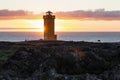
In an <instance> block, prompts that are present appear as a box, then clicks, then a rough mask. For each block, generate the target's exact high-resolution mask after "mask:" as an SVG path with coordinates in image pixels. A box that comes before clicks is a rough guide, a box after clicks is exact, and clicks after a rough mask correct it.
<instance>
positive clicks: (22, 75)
mask: <svg viewBox="0 0 120 80" xmlns="http://www.w3.org/2000/svg"><path fill="white" fill-rule="evenodd" d="M0 80H120V43H92V42H70V41H25V42H0Z"/></svg>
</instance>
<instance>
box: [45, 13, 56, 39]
mask: <svg viewBox="0 0 120 80" xmlns="http://www.w3.org/2000/svg"><path fill="white" fill-rule="evenodd" d="M43 19H44V40H49V41H53V40H54V41H55V40H57V35H55V22H54V20H55V16H54V15H53V13H52V12H51V11H48V12H46V14H45V15H44V16H43Z"/></svg>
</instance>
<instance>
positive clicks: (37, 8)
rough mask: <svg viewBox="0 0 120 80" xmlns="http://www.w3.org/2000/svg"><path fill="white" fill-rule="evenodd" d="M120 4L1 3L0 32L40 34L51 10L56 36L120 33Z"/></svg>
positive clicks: (95, 0) (89, 0)
mask: <svg viewBox="0 0 120 80" xmlns="http://www.w3.org/2000/svg"><path fill="white" fill-rule="evenodd" d="M119 3H120V0H111V1H110V0H1V1H0V32H43V31H44V28H43V19H42V16H43V15H44V14H45V12H46V11H48V10H51V11H52V12H53V13H54V15H55V16H56V20H55V31H56V32H120V6H119Z"/></svg>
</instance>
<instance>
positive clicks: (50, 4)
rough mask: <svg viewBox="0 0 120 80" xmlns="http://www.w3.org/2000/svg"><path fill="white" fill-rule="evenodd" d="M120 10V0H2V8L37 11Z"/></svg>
mask: <svg viewBox="0 0 120 80" xmlns="http://www.w3.org/2000/svg"><path fill="white" fill-rule="evenodd" d="M99 8H105V9H106V10H120V0H0V9H10V10H18V9H22V10H28V11H29V10H30V11H34V12H35V13H39V12H41V11H42V12H44V11H47V10H51V11H71V10H94V9H99Z"/></svg>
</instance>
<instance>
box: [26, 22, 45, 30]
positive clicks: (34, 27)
mask: <svg viewBox="0 0 120 80" xmlns="http://www.w3.org/2000/svg"><path fill="white" fill-rule="evenodd" d="M26 22H27V23H28V24H29V25H30V26H29V28H31V31H33V32H43V31H44V26H43V20H27V21H26Z"/></svg>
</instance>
